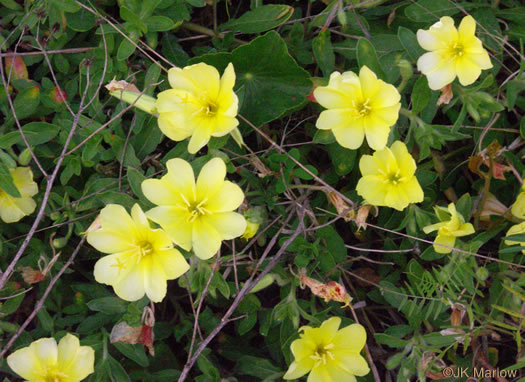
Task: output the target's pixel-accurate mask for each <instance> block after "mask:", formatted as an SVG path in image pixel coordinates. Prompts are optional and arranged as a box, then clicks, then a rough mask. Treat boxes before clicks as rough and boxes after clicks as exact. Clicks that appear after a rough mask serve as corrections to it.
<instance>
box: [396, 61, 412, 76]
mask: <svg viewBox="0 0 525 382" xmlns="http://www.w3.org/2000/svg"><path fill="white" fill-rule="evenodd" d="M397 66H398V67H399V71H400V72H401V77H402V78H403V81H408V80H409V79H411V78H412V76H413V75H414V70H413V69H412V64H411V63H410V62H409V61H408V60H405V59H401V60H399V62H398V63H397Z"/></svg>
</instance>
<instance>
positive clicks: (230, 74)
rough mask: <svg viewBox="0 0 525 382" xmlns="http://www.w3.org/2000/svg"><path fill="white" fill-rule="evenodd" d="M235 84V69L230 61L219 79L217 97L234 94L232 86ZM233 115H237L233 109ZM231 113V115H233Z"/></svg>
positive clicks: (223, 97) (221, 97)
mask: <svg viewBox="0 0 525 382" xmlns="http://www.w3.org/2000/svg"><path fill="white" fill-rule="evenodd" d="M234 86H235V70H234V69H233V64H232V63H231V62H230V63H229V64H228V66H227V67H226V69H224V73H223V74H222V77H221V79H220V90H219V95H218V98H219V99H223V100H225V99H226V98H227V97H231V96H232V95H235V93H233V87H234ZM235 115H237V110H235ZM235 115H233V116H232V117H235Z"/></svg>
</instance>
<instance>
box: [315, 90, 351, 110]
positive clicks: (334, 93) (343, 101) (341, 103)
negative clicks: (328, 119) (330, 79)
mask: <svg viewBox="0 0 525 382" xmlns="http://www.w3.org/2000/svg"><path fill="white" fill-rule="evenodd" d="M314 98H315V100H316V101H317V102H318V103H319V104H320V105H321V106H323V107H325V108H327V109H343V108H345V107H347V106H348V102H349V100H348V97H347V96H346V95H345V94H344V93H343V92H342V91H341V90H339V89H334V88H330V87H328V86H319V87H317V88H315V90H314Z"/></svg>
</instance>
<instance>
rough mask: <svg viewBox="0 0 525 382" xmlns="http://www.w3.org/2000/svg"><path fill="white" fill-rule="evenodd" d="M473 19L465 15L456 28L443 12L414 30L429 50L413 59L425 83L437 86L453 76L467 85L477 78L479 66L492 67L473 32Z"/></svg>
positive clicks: (474, 26) (450, 79) (474, 24)
mask: <svg viewBox="0 0 525 382" xmlns="http://www.w3.org/2000/svg"><path fill="white" fill-rule="evenodd" d="M475 33H476V21H475V20H474V18H473V17H472V16H465V17H464V18H463V20H461V23H460V24H459V28H458V29H456V27H455V26H454V20H453V19H452V18H451V17H449V16H444V17H442V18H441V19H440V21H438V22H437V23H435V24H434V25H432V26H431V27H430V29H428V30H423V29H420V30H418V31H417V41H418V42H419V45H421V47H422V48H423V49H425V50H428V51H429V53H425V54H424V55H422V56H421V57H419V59H418V60H417V68H418V69H419V70H420V71H421V72H422V73H423V74H424V75H426V76H427V79H428V86H429V87H430V88H431V89H433V90H439V89H441V88H443V87H445V86H446V85H448V84H450V83H451V82H452V81H454V79H455V78H456V76H457V77H458V78H459V82H460V83H461V85H464V86H466V85H470V84H472V83H473V82H474V81H476V80H477V79H478V77H479V76H480V74H481V69H490V68H492V63H491V62H490V57H489V55H488V53H487V51H486V50H485V49H484V48H483V44H482V43H481V41H480V40H479V39H478V38H477V37H476V36H475Z"/></svg>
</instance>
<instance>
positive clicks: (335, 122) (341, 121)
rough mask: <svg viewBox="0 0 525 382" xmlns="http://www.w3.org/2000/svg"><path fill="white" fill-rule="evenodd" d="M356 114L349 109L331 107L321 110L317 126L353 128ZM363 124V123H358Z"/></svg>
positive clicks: (325, 128) (327, 128)
mask: <svg viewBox="0 0 525 382" xmlns="http://www.w3.org/2000/svg"><path fill="white" fill-rule="evenodd" d="M354 117H355V115H354V114H353V113H352V112H351V111H350V110H348V109H329V110H325V111H323V112H321V114H320V115H319V118H318V119H317V122H316V123H315V127H317V128H318V129H320V130H332V129H334V130H335V129H340V128H353V126H355V123H353V120H354ZM358 126H361V123H359V124H358Z"/></svg>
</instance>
